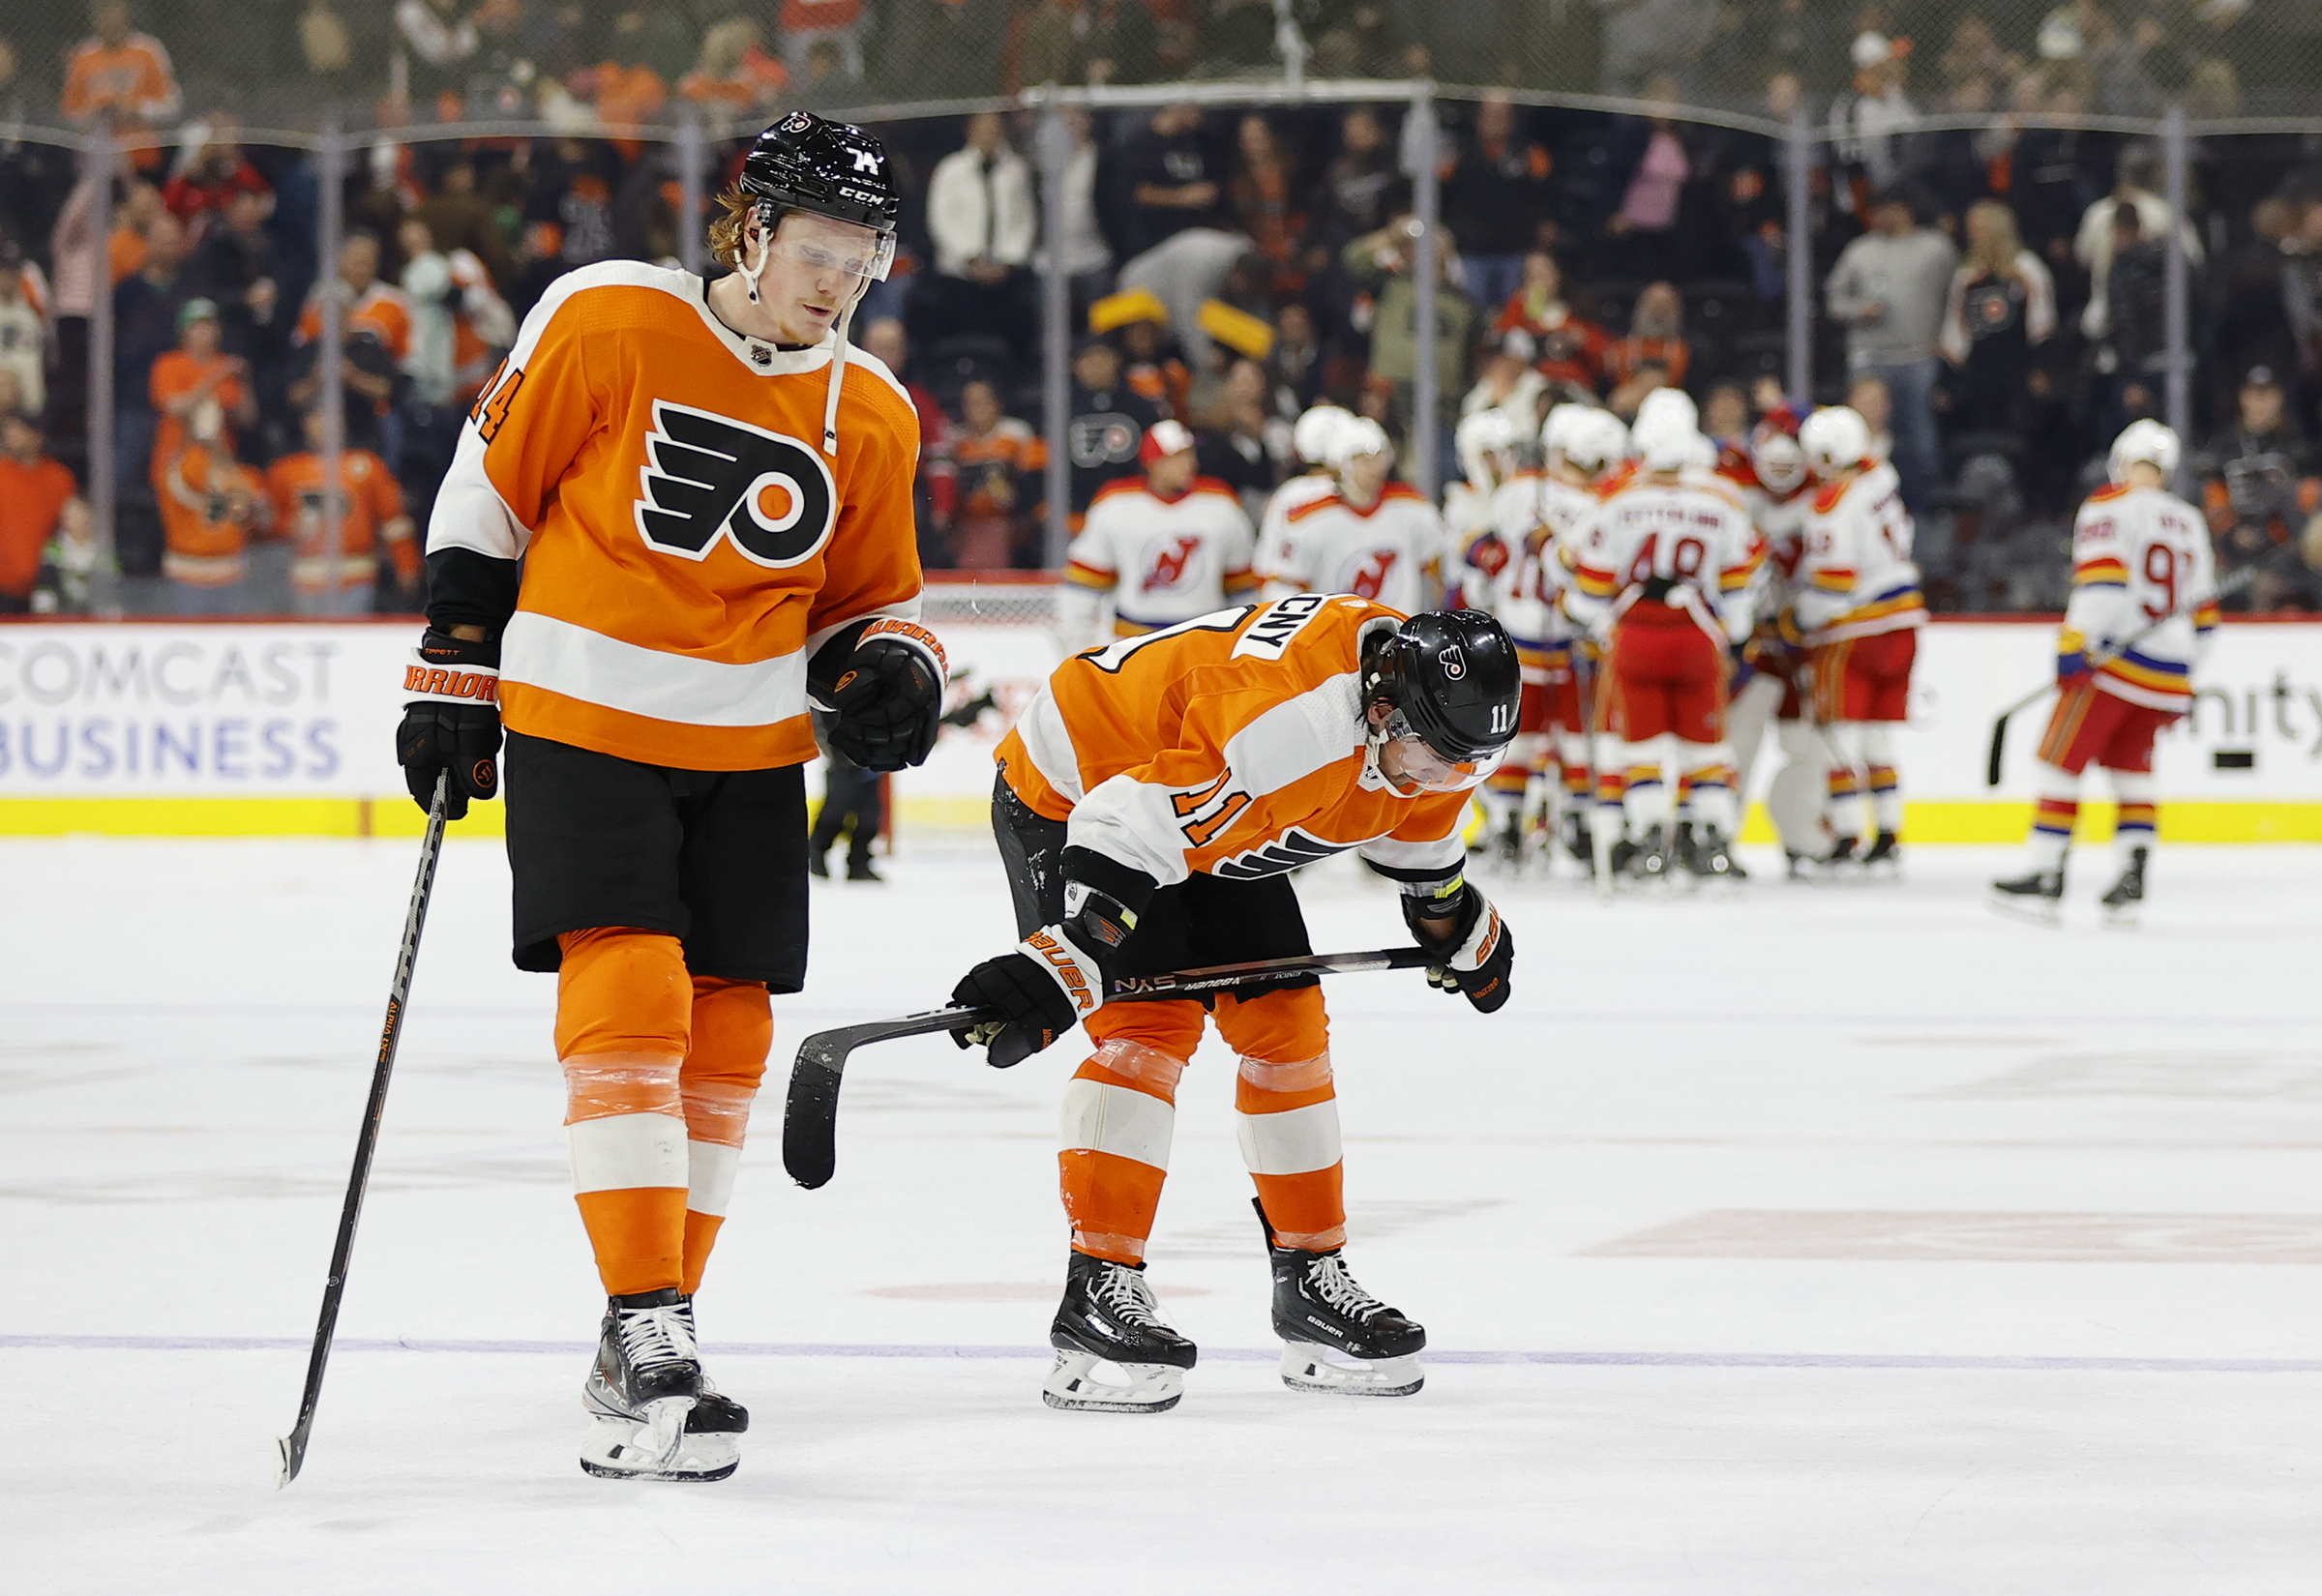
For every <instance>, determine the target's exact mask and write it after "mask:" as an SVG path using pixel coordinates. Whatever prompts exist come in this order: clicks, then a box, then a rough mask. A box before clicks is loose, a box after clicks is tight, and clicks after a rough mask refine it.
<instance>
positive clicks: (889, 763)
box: [812, 618, 943, 773]
mask: <svg viewBox="0 0 2322 1596" xmlns="http://www.w3.org/2000/svg"><path fill="white" fill-rule="evenodd" d="M849 631H851V632H852V633H853V638H854V640H853V642H852V644H851V646H849V645H848V634H847V633H842V634H840V635H838V636H837V637H834V638H832V639H831V640H830V642H828V643H825V644H824V645H823V646H822V647H821V649H820V650H819V651H818V652H817V655H816V659H815V664H816V665H817V666H822V667H824V668H826V669H828V673H829V679H828V685H827V686H825V685H823V679H822V676H823V672H822V670H817V671H815V672H812V674H813V675H814V676H815V677H816V678H817V680H816V689H817V695H818V696H819V697H820V698H821V700H822V702H823V704H824V705H825V706H827V707H828V709H829V710H830V715H831V719H830V724H828V725H827V726H826V727H825V728H824V731H823V735H824V736H825V737H827V738H828V739H829V741H830V749H831V752H832V753H833V754H838V755H839V756H840V757H841V758H844V759H848V760H851V761H852V762H854V763H855V764H858V765H860V766H862V767H863V768H864V769H865V770H871V771H878V772H882V773H883V772H887V771H896V770H902V769H904V768H905V767H906V766H908V765H915V764H918V763H919V762H920V761H921V760H923V759H925V758H926V757H927V755H928V751H929V750H931V749H933V748H934V747H935V746H936V730H937V727H938V725H939V724H941V720H940V718H941V716H942V713H943V646H942V644H940V643H938V642H937V641H936V636H935V634H934V633H932V632H930V631H928V630H927V629H926V628H925V627H923V626H920V625H919V624H918V623H917V622H915V621H900V620H892V619H886V618H880V619H877V620H873V621H871V622H869V623H867V624H864V625H862V626H861V627H860V629H859V630H857V629H851V628H850V629H849ZM826 662H827V665H826Z"/></svg>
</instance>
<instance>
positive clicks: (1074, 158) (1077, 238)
mask: <svg viewBox="0 0 2322 1596" xmlns="http://www.w3.org/2000/svg"><path fill="white" fill-rule="evenodd" d="M1063 118H1064V129H1065V132H1066V133H1069V134H1070V135H1071V137H1072V154H1071V155H1070V156H1069V157H1068V158H1067V159H1066V161H1065V163H1064V213H1063V216H1062V217H1061V218H1060V219H1051V222H1050V225H1049V226H1047V227H1046V228H1044V229H1043V230H1042V232H1043V237H1042V240H1041V245H1040V255H1039V257H1038V259H1039V263H1040V264H1043V265H1044V264H1045V261H1046V257H1047V253H1048V251H1049V248H1050V247H1051V245H1052V244H1054V243H1056V242H1057V240H1059V239H1060V240H1061V241H1062V245H1063V250H1064V275H1065V276H1066V277H1068V278H1069V279H1071V281H1072V320H1073V322H1074V323H1075V324H1076V325H1077V324H1078V323H1079V321H1080V319H1081V317H1082V316H1083V315H1084V314H1086V313H1087V309H1088V306H1089V304H1090V302H1091V301H1094V300H1096V299H1099V298H1102V297H1103V296H1104V295H1105V294H1106V293H1108V292H1110V291H1111V290H1112V287H1113V247H1112V245H1110V244H1108V243H1107V242H1106V241H1105V229H1104V223H1103V222H1102V220H1101V218H1100V212H1099V208H1098V205H1097V192H1096V184H1097V170H1098V166H1099V163H1100V157H1099V154H1098V151H1097V148H1096V141H1095V140H1094V139H1092V138H1090V137H1089V136H1088V113H1087V110H1085V109H1084V108H1083V107H1081V106H1079V105H1069V106H1066V107H1065V109H1064V112H1063Z"/></svg>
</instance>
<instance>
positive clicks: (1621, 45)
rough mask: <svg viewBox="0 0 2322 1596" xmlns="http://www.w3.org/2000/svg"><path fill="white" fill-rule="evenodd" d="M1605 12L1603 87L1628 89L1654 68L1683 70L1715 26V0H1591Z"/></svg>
mask: <svg viewBox="0 0 2322 1596" xmlns="http://www.w3.org/2000/svg"><path fill="white" fill-rule="evenodd" d="M1596 9H1597V10H1598V11H1600V12H1602V13H1603V14H1604V92H1605V93H1606V94H1616V95H1629V94H1634V93H1636V92H1637V91H1638V89H1639V88H1640V87H1642V86H1643V85H1644V84H1645V82H1646V80H1647V79H1648V78H1651V77H1652V76H1654V75H1655V74H1666V73H1675V74H1688V73H1689V72H1690V71H1691V69H1692V68H1693V67H1694V65H1695V63H1697V62H1698V61H1699V60H1700V59H1701V54H1702V51H1703V50H1704V49H1705V48H1707V47H1708V45H1709V44H1710V41H1711V39H1712V36H1713V35H1714V33H1715V31H1716V26H1717V6H1716V4H1715V0H1596Z"/></svg>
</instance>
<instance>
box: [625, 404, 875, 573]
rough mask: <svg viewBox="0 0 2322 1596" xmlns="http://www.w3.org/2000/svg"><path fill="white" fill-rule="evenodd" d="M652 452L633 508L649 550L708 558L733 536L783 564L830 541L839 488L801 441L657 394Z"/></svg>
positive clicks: (754, 554) (756, 554) (771, 564)
mask: <svg viewBox="0 0 2322 1596" xmlns="http://www.w3.org/2000/svg"><path fill="white" fill-rule="evenodd" d="M645 454H646V458H647V459H648V460H649V461H650V462H651V463H650V464H648V465H647V466H646V467H645V468H644V470H643V471H641V472H640V473H639V476H640V479H641V481H640V487H641V488H643V491H644V496H643V497H642V498H640V499H639V500H638V501H637V506H636V513H637V530H638V535H639V536H640V537H641V538H643V539H644V540H645V546H646V547H649V548H653V549H656V550H658V551H659V552H661V553H664V554H674V555H677V556H678V557H679V558H681V559H688V560H703V559H707V558H708V557H709V552H710V550H711V549H712V548H714V547H717V543H718V540H719V539H720V538H726V539H729V540H731V542H732V544H733V547H735V548H736V549H737V550H739V551H740V553H741V555H742V557H743V558H744V559H746V560H749V561H751V562H752V563H753V564H756V565H762V566H765V567H767V568H769V569H772V570H777V571H779V570H783V569H785V568H787V567H789V566H794V565H803V564H804V563H805V562H806V561H808V560H810V559H812V558H814V556H815V555H816V554H817V553H819V552H820V550H821V548H822V546H823V545H824V544H826V543H828V542H829V541H830V533H831V528H832V527H833V525H835V524H836V522H837V519H838V489H837V487H836V485H835V484H834V483H833V481H832V479H831V475H830V467H829V466H827V465H825V464H824V463H823V461H822V457H821V456H820V455H819V454H818V453H817V452H816V451H815V450H812V449H809V448H808V447H807V446H806V445H805V444H803V443H801V442H800V441H799V440H798V439H796V438H793V437H789V436H787V435H785V434H783V433H781V432H769V431H767V430H765V429H763V428H759V427H752V426H751V425H750V424H749V423H747V422H739V421H735V420H733V419H732V418H731V417H729V416H720V415H713V414H711V413H710V412H709V411H706V410H696V409H694V408H692V407H691V406H690V405H683V404H673V403H671V402H670V401H669V400H668V399H656V400H654V401H653V430H652V431H650V432H648V433H647V434H646V435H645Z"/></svg>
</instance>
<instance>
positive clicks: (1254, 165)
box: [1228, 112, 1306, 294]
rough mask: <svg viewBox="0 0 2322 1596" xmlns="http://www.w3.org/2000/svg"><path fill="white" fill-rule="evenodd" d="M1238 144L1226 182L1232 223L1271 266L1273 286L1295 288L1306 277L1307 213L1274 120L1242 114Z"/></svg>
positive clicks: (1284, 290) (1290, 290)
mask: <svg viewBox="0 0 2322 1596" xmlns="http://www.w3.org/2000/svg"><path fill="white" fill-rule="evenodd" d="M1238 145H1239V150H1240V155H1241V162H1240V166H1239V169H1238V170H1236V171H1235V174H1234V181H1233V183H1232V184H1231V185H1229V188H1228V192H1229V194H1230V195H1231V199H1232V204H1233V208H1234V224H1235V226H1236V227H1238V228H1239V229H1240V230H1241V231H1242V233H1243V234H1244V235H1246V236H1247V237H1248V238H1249V240H1250V241H1251V242H1252V243H1253V244H1255V245H1256V246H1257V249H1258V252H1259V254H1261V255H1262V256H1264V257H1265V262H1266V264H1267V266H1268V267H1269V268H1271V270H1272V273H1273V286H1274V291H1275V292H1277V293H1285V294H1290V293H1296V292H1298V291H1299V290H1300V289H1302V288H1303V287H1304V286H1305V283H1306V276H1305V261H1304V259H1303V256H1302V251H1301V246H1302V245H1303V244H1304V242H1305V235H1306V216H1305V212H1304V210H1303V208H1302V207H1301V206H1300V205H1299V203H1298V195H1297V192H1296V190H1297V176H1298V174H1297V169H1296V167H1295V163H1293V162H1292V161H1291V159H1290V156H1289V154H1288V153H1287V152H1286V151H1284V149H1283V148H1282V141H1281V139H1280V138H1279V137H1277V136H1276V135H1275V133H1274V125H1273V124H1272V123H1271V122H1268V121H1267V120H1266V119H1265V117H1263V116H1260V115H1258V114H1257V113H1256V112H1252V113H1251V114H1249V115H1248V116H1245V117H1243V118H1242V119H1241V122H1240V124H1239V132H1238Z"/></svg>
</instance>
